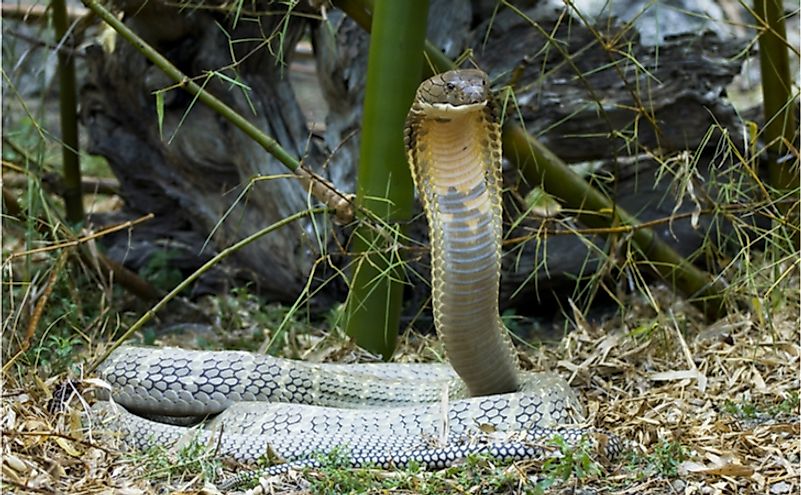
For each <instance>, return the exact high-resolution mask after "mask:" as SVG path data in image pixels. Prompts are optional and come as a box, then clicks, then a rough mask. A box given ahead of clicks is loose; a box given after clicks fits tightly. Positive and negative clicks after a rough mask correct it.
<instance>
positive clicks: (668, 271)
mask: <svg viewBox="0 0 801 495" xmlns="http://www.w3.org/2000/svg"><path fill="white" fill-rule="evenodd" d="M334 3H335V5H336V6H337V7H339V8H341V9H342V10H343V11H344V12H345V13H347V14H348V15H349V16H352V18H353V20H355V21H356V22H357V23H358V24H359V25H360V26H361V27H362V28H363V29H365V30H367V31H369V30H370V27H369V24H368V22H369V20H370V14H369V12H370V10H371V7H370V6H371V4H372V2H371V1H370V0H336V1H335V2H334ZM354 13H356V15H353V14H354ZM425 55H426V57H427V58H428V59H429V60H431V61H432V65H433V66H434V67H435V68H436V70H449V69H453V68H455V67H456V66H455V64H454V63H453V62H452V61H450V60H447V58H446V57H445V56H444V55H443V54H442V53H441V52H440V51H439V50H438V49H437V48H436V47H434V45H432V44H431V43H430V42H428V41H426V44H425ZM503 151H504V155H505V156H506V157H507V158H508V159H509V160H511V161H512V162H513V163H515V164H516V165H517V166H518V167H519V168H520V169H521V170H522V171H523V173H524V175H525V176H526V177H527V179H528V180H529V182H530V183H531V184H543V187H544V188H545V189H546V190H548V192H550V193H551V194H553V195H554V196H557V197H559V198H561V199H562V200H563V201H565V203H566V204H567V205H568V206H570V207H571V208H574V209H576V210H579V211H584V212H585V213H583V214H581V215H579V217H578V218H579V221H581V222H582V223H584V224H586V225H589V226H591V227H612V226H617V225H620V224H624V225H629V226H632V227H636V226H638V225H639V224H640V221H639V220H637V218H636V217H635V216H633V215H631V214H629V213H627V212H626V211H625V210H623V209H622V208H620V207H619V206H617V205H615V204H614V202H612V201H611V200H610V199H609V198H607V197H605V196H604V195H602V194H601V193H599V192H598V191H596V190H595V189H593V188H592V186H590V184H589V183H588V182H587V181H585V180H584V179H582V178H581V177H579V176H578V175H576V174H575V173H574V172H573V171H572V170H570V168H569V167H568V166H567V165H566V164H565V163H564V162H563V161H562V160H560V159H559V158H558V157H557V156H556V155H554V154H553V153H552V152H551V151H550V150H548V149H547V148H546V147H545V146H543V145H542V144H541V143H540V142H539V141H537V140H536V139H534V138H533V137H531V136H529V135H528V133H527V131H526V130H525V129H524V128H523V127H521V126H520V125H519V124H514V123H508V124H507V125H506V126H504V129H503ZM605 212H608V213H605ZM631 241H632V243H633V244H634V246H635V247H636V248H637V251H638V252H639V253H640V254H641V256H642V257H643V260H644V262H645V263H647V264H649V265H650V266H651V267H653V269H654V270H655V271H656V272H657V273H658V274H660V275H661V276H662V277H664V278H665V280H666V281H667V282H668V283H669V284H671V286H672V287H673V288H675V289H678V290H679V291H681V292H682V293H684V294H686V295H687V296H689V297H690V298H691V300H692V302H693V304H694V305H696V306H698V307H699V308H701V309H702V310H703V311H704V313H705V314H706V315H707V317H708V318H710V319H717V318H719V317H721V316H722V315H724V314H725V304H724V300H723V288H724V284H723V283H722V282H721V281H719V280H714V279H713V278H712V276H711V275H710V274H708V273H706V272H704V271H703V270H699V269H698V268H696V267H695V266H693V265H692V263H690V262H688V261H687V260H686V259H684V258H683V257H681V256H680V255H679V254H678V253H677V252H676V251H674V250H673V249H672V248H670V246H668V245H667V244H665V243H664V242H662V240H661V239H659V237H657V236H656V234H655V233H654V232H653V230H651V229H647V228H634V229H633V234H632V236H631Z"/></svg>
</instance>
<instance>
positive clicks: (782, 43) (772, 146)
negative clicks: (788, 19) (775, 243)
mask: <svg viewBox="0 0 801 495" xmlns="http://www.w3.org/2000/svg"><path fill="white" fill-rule="evenodd" d="M754 10H755V14H756V17H757V21H758V22H759V23H760V24H761V28H762V31H761V32H760V33H759V68H760V72H761V75H762V97H763V111H764V113H765V128H764V131H763V132H764V134H763V139H764V140H765V142H766V143H768V145H767V148H768V156H767V162H768V180H769V181H770V185H771V186H773V188H774V189H775V190H776V193H777V196H776V197H777V198H779V199H780V198H781V197H782V196H783V195H784V194H786V193H787V192H788V191H792V190H793V189H795V188H797V187H798V171H799V167H798V155H797V153H798V148H797V143H798V121H797V120H796V112H797V111H798V106H797V105H796V103H795V97H794V95H793V94H792V84H793V80H792V78H791V77H790V63H789V60H788V53H787V31H786V29H785V25H784V16H783V14H784V12H783V8H782V2H781V0H754ZM796 197H797V195H796ZM779 208H780V211H781V212H782V213H783V214H784V216H785V218H786V219H787V221H788V222H790V223H791V224H795V225H798V219H799V216H800V215H799V204H798V203H797V202H796V203H795V205H791V206H779ZM792 238H793V245H794V246H795V249H798V244H799V235H798V233H796V234H794V235H793V236H792Z"/></svg>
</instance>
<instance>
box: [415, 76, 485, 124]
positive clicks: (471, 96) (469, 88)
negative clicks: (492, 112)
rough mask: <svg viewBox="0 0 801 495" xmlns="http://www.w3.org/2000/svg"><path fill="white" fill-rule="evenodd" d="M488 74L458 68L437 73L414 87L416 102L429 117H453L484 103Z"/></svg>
mask: <svg viewBox="0 0 801 495" xmlns="http://www.w3.org/2000/svg"><path fill="white" fill-rule="evenodd" d="M489 97H490V90H489V81H488V79H487V74H485V73H484V72H483V71H481V70H478V69H459V70H451V71H448V72H443V73H442V74H437V75H436V76H433V77H431V78H429V79H427V80H426V81H424V82H423V83H422V84H421V85H420V87H419V88H418V89H417V104H418V105H419V106H420V107H421V108H422V110H423V111H424V112H426V113H427V114H428V115H429V116H431V117H439V118H445V119H448V118H453V117H455V116H456V115H458V114H463V113H465V112H471V111H474V110H477V109H480V108H484V107H485V106H486V105H487V101H488V100H489Z"/></svg>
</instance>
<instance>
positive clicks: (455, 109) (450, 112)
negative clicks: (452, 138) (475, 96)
mask: <svg viewBox="0 0 801 495" xmlns="http://www.w3.org/2000/svg"><path fill="white" fill-rule="evenodd" d="M486 106H487V101H486V100H485V101H480V102H477V103H467V104H461V105H453V104H451V103H425V104H421V105H420V107H421V109H422V110H423V111H424V112H425V114H426V115H427V116H428V117H430V118H433V119H447V120H450V119H454V118H457V117H461V116H464V115H469V114H471V113H473V112H475V111H476V110H482V109H484V108H485V107H486Z"/></svg>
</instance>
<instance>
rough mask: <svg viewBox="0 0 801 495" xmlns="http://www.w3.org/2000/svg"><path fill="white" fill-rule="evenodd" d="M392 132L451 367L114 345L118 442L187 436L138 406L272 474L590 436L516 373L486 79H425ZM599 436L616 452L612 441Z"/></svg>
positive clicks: (550, 379) (433, 458)
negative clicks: (423, 234) (425, 234)
mask: <svg viewBox="0 0 801 495" xmlns="http://www.w3.org/2000/svg"><path fill="white" fill-rule="evenodd" d="M404 138H405V143H406V149H407V155H408V161H409V163H410V165H411V170H412V175H413V177H414V180H415V184H416V186H417V189H418V191H419V192H420V197H421V200H422V202H423V206H424V209H425V212H426V216H427V219H428V223H429V230H430V239H431V285H432V292H433V295H432V301H433V312H434V320H435V326H436V328H437V331H438V332H439V334H440V336H441V338H442V339H443V340H444V344H445V348H446V353H447V356H448V358H449V361H450V364H451V366H452V369H451V367H449V366H447V365H436V364H430V365H424V364H385V363H379V364H356V365H345V364H312V363H305V362H300V361H295V360H288V359H280V358H275V357H271V356H264V355H257V354H253V353H247V352H237V351H221V352H209V351H187V350H181V349H174V348H164V349H150V348H140V347H122V348H120V349H119V350H117V351H115V352H114V353H113V354H112V355H111V356H110V357H109V359H107V360H106V361H105V363H104V364H103V366H102V367H101V370H100V374H101V376H102V378H104V379H105V380H106V381H107V382H108V383H109V384H110V385H111V390H112V392H111V395H112V397H113V398H114V401H115V402H116V403H117V404H120V405H122V406H123V407H119V408H118V407H112V406H110V405H108V403H101V405H99V406H96V407H97V409H101V410H103V411H105V413H106V416H110V417H111V421H112V422H111V426H112V427H113V428H114V429H116V430H119V431H121V432H122V433H123V436H124V440H125V443H127V444H128V445H130V446H132V447H134V448H139V449H143V448H147V447H149V446H152V445H171V444H175V443H177V442H179V441H180V440H181V439H185V438H186V437H187V432H188V431H189V430H188V429H187V428H185V427H182V426H175V425H170V424H165V423H162V422H157V421H153V420H150V419H145V418H143V417H141V415H154V416H161V417H163V416H168V417H174V418H182V417H197V418H204V417H206V416H209V415H215V414H216V415H217V416H216V417H215V418H214V419H213V420H209V421H206V422H204V423H203V428H200V429H198V430H197V433H196V435H197V436H198V439H199V440H202V441H213V442H214V443H215V445H216V449H217V453H218V455H220V456H222V457H232V458H234V459H237V460H240V461H248V462H252V461H255V460H257V459H259V458H262V457H265V456H268V455H269V456H270V457H271V458H276V457H277V458H278V459H281V460H284V461H286V463H285V464H279V465H277V466H273V467H272V468H269V469H268V470H267V472H269V473H277V472H281V471H283V470H285V469H287V468H288V467H290V466H304V465H308V466H313V465H316V464H317V462H318V460H317V458H316V457H315V454H325V453H328V452H331V451H332V450H333V449H335V448H338V449H340V450H342V451H343V452H345V453H346V455H347V456H348V459H349V460H350V462H351V463H352V464H353V465H354V466H362V465H370V464H372V465H377V466H381V467H385V468H389V467H394V466H397V467H400V466H404V465H407V464H408V463H409V462H412V461H413V462H415V463H417V464H419V465H422V466H424V467H432V468H433V467H443V466H446V465H449V464H451V463H453V462H454V461H456V460H459V459H461V458H463V457H464V456H465V455H467V454H469V453H474V452H475V453H488V454H490V455H493V456H496V457H499V458H504V459H522V458H528V457H532V456H536V455H539V454H541V453H542V452H543V447H544V445H545V444H546V443H547V441H548V439H549V438H551V437H552V436H553V435H554V433H558V434H560V435H561V436H562V437H563V438H565V439H566V440H567V441H568V442H577V441H578V440H579V439H580V438H582V437H583V436H585V435H586V434H587V433H588V432H589V430H586V429H583V428H578V427H575V426H574V427H569V426H568V427H566V428H565V427H564V425H570V424H574V423H575V422H576V421H579V420H581V418H582V407H581V404H580V403H579V401H578V399H577V398H576V395H575V394H574V393H573V391H572V390H571V389H570V388H569V386H568V385H567V383H566V382H565V381H564V380H563V379H561V378H560V377H558V376H557V375H555V374H550V373H525V374H521V373H520V372H518V364H517V359H516V353H515V350H514V348H513V346H512V344H511V341H510V339H509V338H508V336H507V331H506V329H505V328H504V325H503V323H502V322H501V319H500V317H499V314H498V287H499V278H500V259H501V235H502V218H501V213H502V212H501V145H500V126H499V123H498V119H497V115H496V109H495V106H494V103H493V101H492V96H491V92H490V90H489V84H488V80H487V76H486V75H485V74H484V73H483V72H481V71H479V70H455V71H450V72H446V73H443V74H439V75H437V76H434V77H432V78H430V79H428V80H426V81H425V82H423V83H422V84H421V85H420V87H419V89H418V90H417V93H416V97H415V99H414V103H413V105H412V108H411V110H410V111H409V114H408V117H407V121H406V126H405V131H404ZM454 370H455V373H454ZM109 413H111V414H109ZM218 413H219V414H218ZM602 437H603V439H605V440H608V441H606V442H604V440H602V443H604V445H603V448H604V450H605V452H604V453H605V454H606V455H608V456H611V455H614V454H615V453H616V452H617V450H618V449H619V444H618V443H617V441H616V440H615V439H614V437H606V436H603V435H602ZM230 484H231V483H228V485H230Z"/></svg>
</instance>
